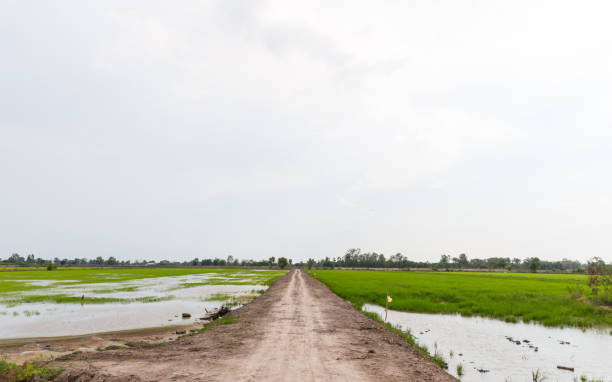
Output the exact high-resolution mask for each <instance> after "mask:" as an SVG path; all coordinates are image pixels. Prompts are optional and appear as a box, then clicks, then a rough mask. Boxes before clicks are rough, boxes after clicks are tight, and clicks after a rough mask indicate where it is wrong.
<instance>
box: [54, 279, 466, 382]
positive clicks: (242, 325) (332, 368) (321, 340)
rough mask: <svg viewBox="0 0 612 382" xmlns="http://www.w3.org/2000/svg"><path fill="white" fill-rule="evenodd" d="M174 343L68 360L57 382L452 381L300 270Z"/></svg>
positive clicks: (72, 357)
mask: <svg viewBox="0 0 612 382" xmlns="http://www.w3.org/2000/svg"><path fill="white" fill-rule="evenodd" d="M232 315H233V316H235V318H236V319H235V321H234V322H233V323H231V324H228V325H216V326H213V327H212V328H210V329H208V330H206V331H205V332H203V333H201V334H198V335H195V336H191V337H183V338H180V339H178V340H177V341H175V342H172V343H169V344H165V345H158V346H149V345H138V344H134V345H133V346H132V347H129V348H126V349H119V350H112V351H102V352H97V353H89V354H84V353H83V354H75V355H71V356H69V357H67V358H65V359H63V360H62V361H59V362H58V363H57V364H56V365H54V366H61V367H64V368H66V370H65V371H64V373H62V374H61V375H60V377H59V378H58V380H59V381H83V382H85V381H160V382H161V381H222V380H223V381H351V382H355V381H457V380H456V379H455V378H453V377H452V376H451V375H449V374H447V373H446V372H444V371H442V370H441V369H439V368H438V367H437V366H436V365H435V364H433V363H432V362H430V361H428V360H426V359H423V358H422V357H421V356H420V355H418V353H417V352H416V351H415V350H414V349H413V348H412V347H411V346H409V345H408V344H407V343H406V342H405V340H403V339H402V338H400V337H398V336H397V335H395V334H393V333H390V332H389V331H387V330H386V329H384V328H383V327H382V326H381V325H380V324H379V323H377V322H375V321H374V320H372V319H370V318H368V317H366V316H364V315H363V314H361V313H359V312H358V311H356V310H355V309H354V308H353V307H352V306H351V305H350V304H349V303H347V302H346V301H344V300H342V299H341V298H339V297H338V296H336V295H335V294H333V293H332V292H331V291H330V290H329V289H328V288H327V287H326V286H325V285H323V284H322V283H320V282H319V281H317V280H314V279H313V278H312V277H310V276H309V275H308V274H306V273H305V272H303V271H301V270H294V271H292V272H290V273H288V274H287V275H285V276H283V277H282V278H280V279H279V280H277V281H276V282H275V283H274V284H273V285H272V286H271V287H270V288H269V289H268V290H267V291H266V293H264V294H263V295H262V296H260V297H258V298H257V299H256V300H255V301H253V302H252V303H250V304H248V305H246V306H244V307H242V308H240V309H238V310H236V311H235V312H233V313H232Z"/></svg>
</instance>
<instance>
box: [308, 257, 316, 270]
mask: <svg viewBox="0 0 612 382" xmlns="http://www.w3.org/2000/svg"><path fill="white" fill-rule="evenodd" d="M314 265H315V261H314V260H313V259H308V262H307V263H306V267H307V268H308V269H312V267H313V266H314Z"/></svg>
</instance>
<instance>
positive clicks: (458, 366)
mask: <svg viewBox="0 0 612 382" xmlns="http://www.w3.org/2000/svg"><path fill="white" fill-rule="evenodd" d="M457 375H458V376H460V377H461V376H462V375H463V365H462V364H458V365H457Z"/></svg>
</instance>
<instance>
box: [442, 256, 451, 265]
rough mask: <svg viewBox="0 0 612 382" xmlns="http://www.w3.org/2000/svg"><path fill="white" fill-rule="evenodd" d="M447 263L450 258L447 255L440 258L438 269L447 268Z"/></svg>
mask: <svg viewBox="0 0 612 382" xmlns="http://www.w3.org/2000/svg"><path fill="white" fill-rule="evenodd" d="M449 261H450V256H449V255H442V256H441V257H440V267H442V268H448V263H449Z"/></svg>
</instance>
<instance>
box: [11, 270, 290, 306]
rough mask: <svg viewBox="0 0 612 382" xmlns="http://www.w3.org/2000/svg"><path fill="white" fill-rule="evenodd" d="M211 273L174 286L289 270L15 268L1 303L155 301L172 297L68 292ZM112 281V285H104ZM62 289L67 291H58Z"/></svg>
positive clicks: (265, 278)
mask: <svg viewBox="0 0 612 382" xmlns="http://www.w3.org/2000/svg"><path fill="white" fill-rule="evenodd" d="M199 274H202V275H204V276H209V277H207V278H205V279H202V280H201V281H198V282H184V283H180V284H179V285H178V286H176V287H175V288H174V289H175V290H176V289H182V288H190V287H196V286H201V285H256V284H257V285H270V284H271V283H272V282H274V280H276V279H277V278H279V277H280V276H282V275H283V274H285V271H278V270H263V271H253V270H250V269H204V268H135V269H84V268H81V269H66V270H54V271H46V270H41V271H31V270H28V271H22V272H20V271H11V272H0V303H4V304H7V305H16V304H21V303H33V302H53V303H84V304H92V303H93V304H100V303H112V302H115V303H130V302H154V301H160V300H164V299H166V300H167V299H170V298H171V296H168V297H138V298H133V299H129V298H128V299H126V298H115V297H87V296H85V298H81V297H80V296H75V294H74V293H70V294H68V293H65V291H66V289H72V288H74V290H75V292H77V293H76V294H78V289H79V288H80V287H83V286H88V285H89V286H92V285H97V284H99V285H100V288H98V289H94V290H92V291H91V292H92V293H96V294H104V293H109V294H111V293H115V292H131V291H135V290H137V289H138V286H134V285H125V284H123V283H126V284H127V283H129V282H130V281H135V280H142V279H151V278H159V277H171V276H174V277H177V276H187V275H199ZM105 283H112V285H104V284H105ZM58 288H59V289H61V290H62V291H63V292H60V293H58V292H57V290H58Z"/></svg>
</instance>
